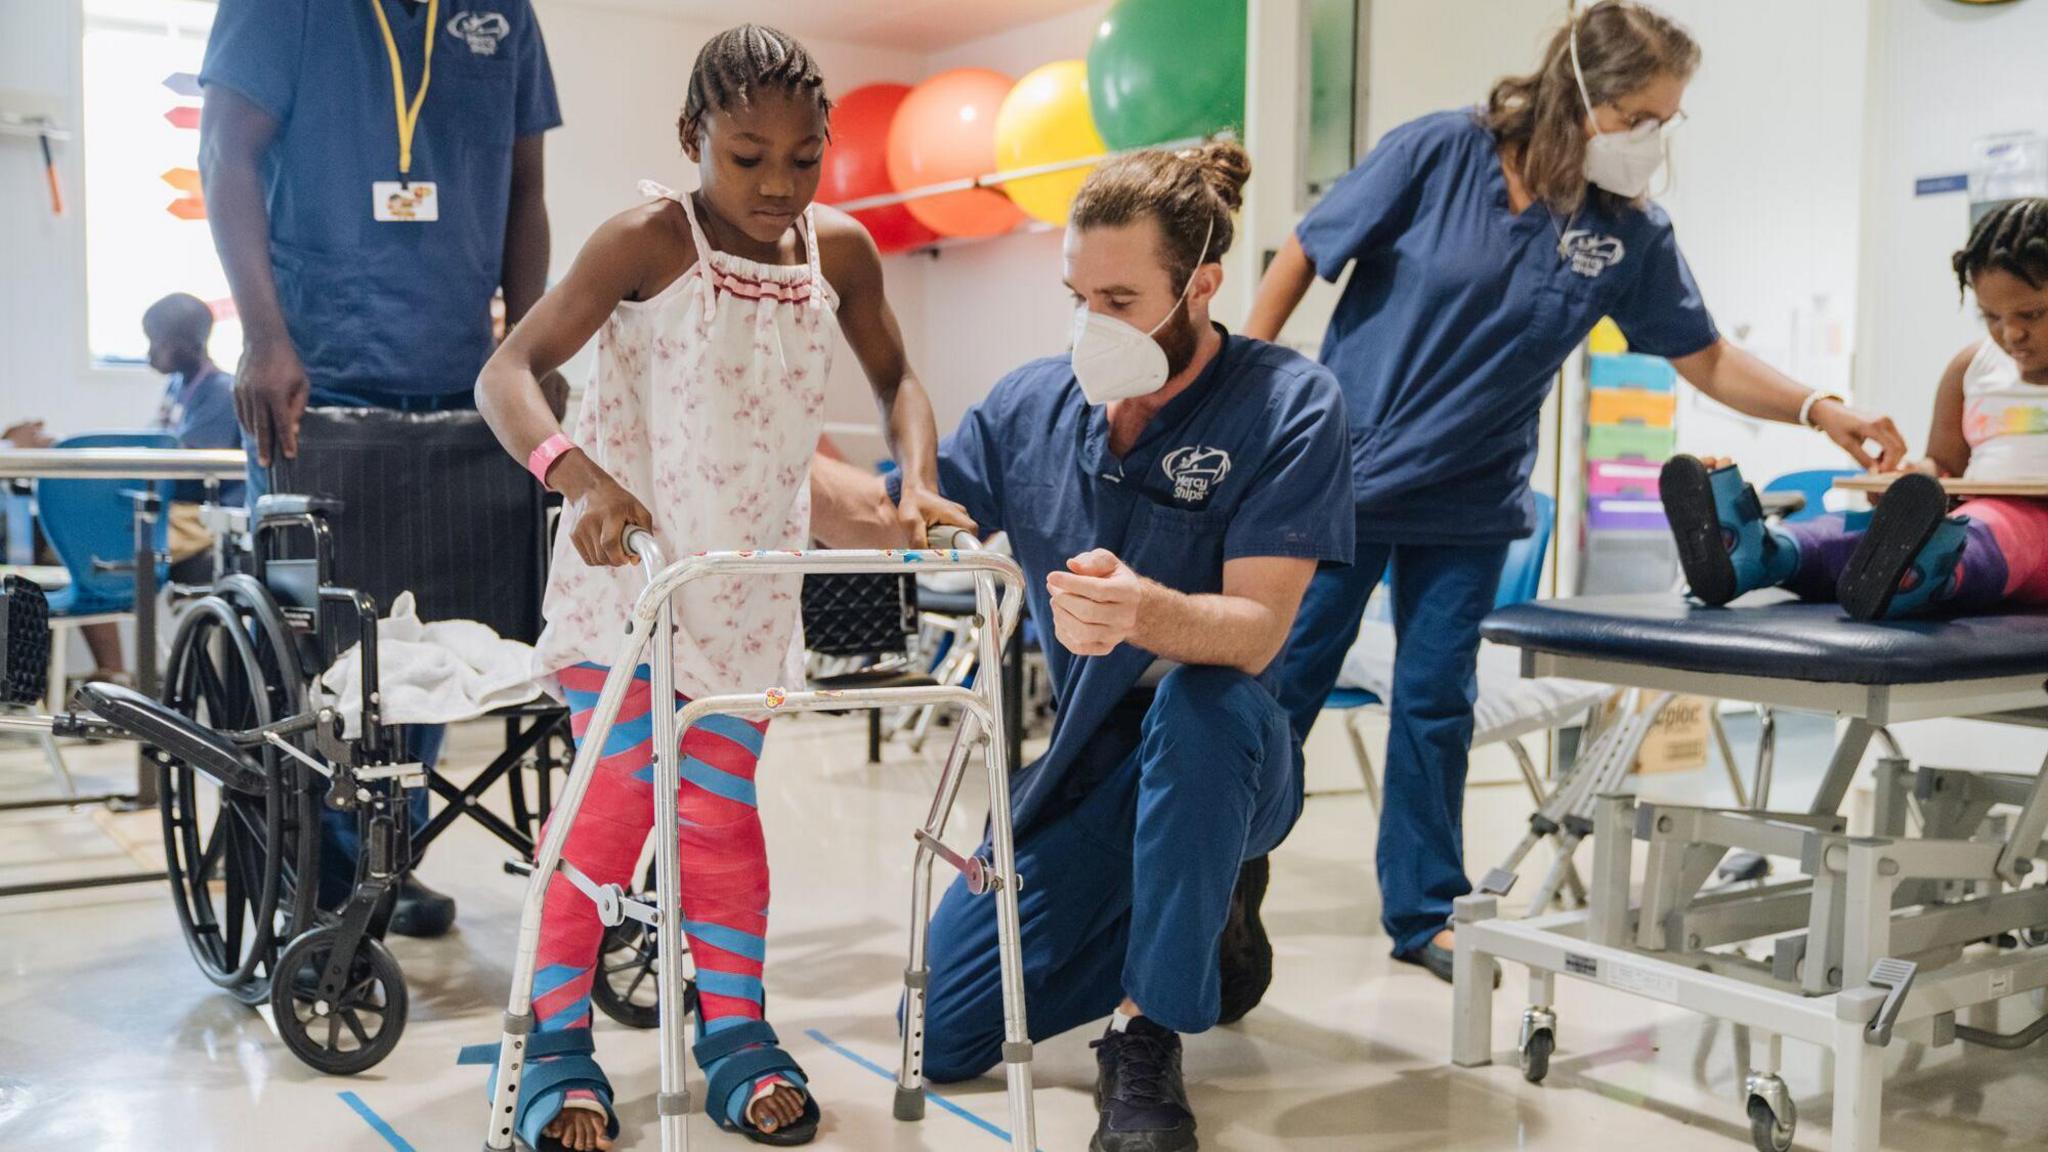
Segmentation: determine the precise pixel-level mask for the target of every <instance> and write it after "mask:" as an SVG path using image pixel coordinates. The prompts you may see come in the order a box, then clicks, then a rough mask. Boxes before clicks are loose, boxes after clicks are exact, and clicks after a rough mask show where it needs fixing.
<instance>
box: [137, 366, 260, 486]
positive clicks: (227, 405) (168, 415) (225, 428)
mask: <svg viewBox="0 0 2048 1152" xmlns="http://www.w3.org/2000/svg"><path fill="white" fill-rule="evenodd" d="M208 369H209V370H208V371H206V372H203V373H201V374H200V375H199V376H198V377H197V378H196V379H192V380H187V379H185V377H184V375H183V374H182V373H175V372H174V373H172V374H171V377H170V379H169V380H168V381H166V382H165V384H164V398H163V403H162V404H161V405H160V406H159V407H158V409H157V426H158V428H159V429H161V430H162V431H165V432H169V433H171V434H172V435H174V436H176V437H177V438H178V447H180V448H240V447H241V446H242V432H241V429H240V427H239V426H237V424H236V423H235V378H234V377H233V376H230V375H228V374H227V373H226V372H224V371H222V370H221V369H219V368H216V367H213V366H211V365H209V366H208ZM171 498H172V499H174V500H180V501H185V502H189V503H198V502H199V501H201V500H203V499H205V498H206V484H205V482H204V481H200V480H180V481H178V482H177V484H176V485H175V486H174V487H173V489H172V496H171ZM220 502H221V504H222V506H223V507H228V508H233V507H235V506H237V505H239V504H241V503H242V482H241V481H240V480H232V481H223V482H222V483H221V486H220Z"/></svg>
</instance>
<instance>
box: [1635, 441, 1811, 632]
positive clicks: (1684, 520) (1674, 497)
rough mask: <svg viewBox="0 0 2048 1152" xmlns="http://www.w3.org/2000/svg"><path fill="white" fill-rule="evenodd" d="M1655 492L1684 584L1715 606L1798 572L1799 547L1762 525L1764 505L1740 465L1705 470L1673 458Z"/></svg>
mask: <svg viewBox="0 0 2048 1152" xmlns="http://www.w3.org/2000/svg"><path fill="white" fill-rule="evenodd" d="M1658 495H1659V496H1660V497H1661V498H1662V499H1663V502H1664V516H1665V519H1667V520H1669V521H1670V522H1671V534H1672V537H1673V538H1674V539H1675V540H1676V541H1677V543H1678V562H1679V566H1680V567H1681V568H1683V569H1684V570H1685V581H1686V584H1687V586H1688V587H1690V588H1691V590H1692V594H1693V596H1694V597H1695V598H1697V599H1698V600H1699V601H1700V602H1702V603H1704V604H1709V605H1712V606H1714V607H1717V608H1718V607H1720V606H1721V605H1723V604H1726V603H1728V602H1729V601H1731V600H1733V599H1735V598H1736V597H1738V596H1741V595H1742V594H1744V593H1746V592H1754V591H1756V590H1757V589H1759V588H1772V587H1776V586H1777V585H1779V584H1782V583H1784V582H1785V581H1786V580H1789V579H1791V577H1792V573H1793V572H1795V571H1797V570H1798V567H1799V549H1798V546H1797V545H1795V544H1794V543H1793V542H1792V538H1791V537H1789V536H1787V535H1785V534H1784V533H1782V532H1776V531H1773V530H1772V529H1771V528H1770V527H1769V526H1768V525H1766V524H1765V523H1764V509H1763V503H1762V502H1761V501H1760V500H1758V499H1757V495H1756V489H1754V488H1752V487H1750V486H1749V485H1748V484H1747V483H1745V482H1744V481H1743V479H1742V471H1741V470H1740V469H1738V468H1736V467H1734V466H1732V465H1731V466H1729V467H1726V468H1717V469H1714V470H1712V471H1709V470H1708V468H1707V466H1706V465H1705V464H1704V463H1701V462H1700V460H1699V459H1698V458H1697V457H1694V456H1674V457H1672V458H1671V459H1670V460H1668V461H1666V462H1665V464H1664V471H1663V474H1662V476H1661V477H1660V478H1659V480H1658Z"/></svg>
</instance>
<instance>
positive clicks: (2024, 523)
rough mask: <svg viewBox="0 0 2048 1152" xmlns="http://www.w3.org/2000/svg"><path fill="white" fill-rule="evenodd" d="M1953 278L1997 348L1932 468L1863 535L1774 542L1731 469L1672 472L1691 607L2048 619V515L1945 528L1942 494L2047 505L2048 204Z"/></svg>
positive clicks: (1931, 446)
mask: <svg viewBox="0 0 2048 1152" xmlns="http://www.w3.org/2000/svg"><path fill="white" fill-rule="evenodd" d="M1954 264H1955V270H1956V281H1957V284H1958V286H1959V287H1960V288H1963V289H1967V290H1969V291H1970V292H1971V293H1973V294H1975V296H1976V297H1977V307H1978V310H1979V311H1980V312H1981V313H1982V315H1983V317H1984V324H1985V327H1986V328H1987V329H1988V330H1989V335H1988V336H1987V338H1986V339H1984V340H1982V341H1980V342H1978V343H1975V344H1972V345H1970V346H1969V347H1967V348H1964V349H1963V350H1962V351H1961V352H1958V353H1957V354H1956V357H1955V359H1954V360H1952V361H1950V362H1949V366H1948V371H1947V372H1946V373H1944V374H1943V376H1942V379H1941V385H1940V388H1939V391H1937V392H1936V394H1935V399H1934V422H1933V425H1932V427H1931V428H1930V429H1929V430H1928V433H1927V458H1926V459H1924V460H1919V461H1915V462H1914V463H1912V464H1910V465H1908V474H1907V475H1905V476H1902V477H1900V478H1899V480H1898V481H1897V482H1896V483H1894V484H1893V485H1892V487H1891V488H1890V489H1889V490H1887V491H1886V492H1885V494H1884V496H1883V497H1882V498H1881V499H1880V500H1879V501H1878V506H1877V511H1876V512H1875V513H1874V514H1872V515H1870V516H1869V517H1868V518H1867V520H1868V523H1867V526H1865V525H1852V524H1851V523H1849V522H1848V521H1847V520H1846V519H1845V518H1844V517H1840V516H1827V517H1822V518H1820V519H1818V520H1813V521H1808V522H1804V523H1798V524H1783V525H1775V526H1766V525H1765V524H1764V520H1763V512H1762V509H1761V507H1760V506H1759V504H1758V501H1757V498H1756V495H1755V492H1754V490H1753V489H1751V488H1750V487H1749V486H1748V485H1747V484H1745V483H1743V480H1742V474H1741V473H1740V472H1739V471H1737V470H1736V469H1735V467H1734V466H1733V465H1731V464H1726V463H1725V462H1723V461H1718V460H1715V461H1701V460H1697V459H1694V458H1693V457H1690V456H1680V457H1677V458H1676V459H1674V460H1672V461H1671V462H1670V463H1669V464H1667V465H1665V468H1664V477H1663V485H1662V495H1663V500H1664V510H1665V513H1666V515H1668V516H1669V518H1670V520H1671V528H1672V531H1673V532H1674V533H1675V534H1676V535H1677V538H1678V555H1679V560H1680V562H1681V563H1682V564H1683V565H1684V567H1685V576H1686V580H1687V581H1688V582H1689V583H1690V584H1691V585H1692V593H1693V595H1694V596H1696V597H1698V598H1699V599H1700V600H1702V601H1705V602H1706V603H1708V604H1712V605H1721V604H1726V603H1728V602H1729V601H1730V600H1733V599H1735V598H1736V597H1737V596H1740V595H1742V594H1743V593H1745V592H1750V591H1753V590H1755V589H1758V588H1768V587H1774V586H1775V587H1784V588H1787V589H1790V590H1791V591H1793V592H1795V593H1797V594H1798V595H1799V596H1801V597H1802V598H1804V599H1808V600H1820V601H1826V600H1838V601H1839V602H1840V603H1841V605H1842V606H1843V607H1844V608H1845V609H1847V610H1848V613H1849V615H1850V616H1852V617H1854V618H1855V619H1857V620H1876V619H1896V618H1899V617H1903V616H1912V615H1916V614H1920V613H1926V612H1936V611H1939V612H1949V613H1959V612H1981V611H1985V610H1988V609H1991V608H1994V607H1997V606H1998V605H2001V604H2014V605H2029V606H2031V605H2043V604H2048V499H2036V498H2019V499H2016V498H2006V497H1991V498H1984V499H1974V500H1970V501H1968V502H1966V503H1964V504H1963V505H1962V507H1960V508H1958V509H1956V514H1955V515H1950V514H1949V507H1948V503H1949V502H1948V495H1947V493H1946V492H1944V491H1943V489H1942V486H1941V481H1940V479H1939V477H1944V476H1948V477H1961V478H1963V479H1965V480H1975V481H1997V482H2008V483H2021V482H2024V483H2037V484H2041V485H2043V486H2044V491H2048V200H2044V199H2028V200H2016V201H2013V202H2011V203H2009V204H2006V205H2005V206H2003V207H2001V208H1999V209H1997V210H1996V211H1994V212H1992V213H1990V214H1989V215H1987V216H1985V217H1984V218H1983V219H1982V220H1980V221H1978V222H1977V226H1976V227H1975V228H1974V229H1972V230H1971V232H1970V240H1969V243H1968V244H1967V245H1965V246H1964V247H1963V250H1962V251H1960V252H1957V253H1956V254H1955V258H1954ZM1854 519H1857V520H1862V519H1864V517H1855V518H1854Z"/></svg>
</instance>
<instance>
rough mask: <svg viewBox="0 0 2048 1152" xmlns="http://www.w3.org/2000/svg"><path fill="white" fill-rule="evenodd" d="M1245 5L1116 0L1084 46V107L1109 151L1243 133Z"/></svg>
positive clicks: (1221, 0)
mask: <svg viewBox="0 0 2048 1152" xmlns="http://www.w3.org/2000/svg"><path fill="white" fill-rule="evenodd" d="M1245 3H1246V0H1120V2H1119V3H1118V4H1117V5H1116V7H1114V8H1112V9H1110V12H1109V15H1108V16H1106V17H1104V18H1103V21H1102V23H1101V24H1099V25H1097V26H1096V29H1095V39H1094V42H1093V43H1091V44H1089V46H1088V103H1089V106H1090V107H1091V109H1092V110H1093V111H1094V113H1095V126H1096V128H1097V129H1098V130H1100V131H1101V133H1102V138H1103V139H1104V140H1105V141H1108V143H1109V146H1110V147H1112V148H1117V149H1123V148H1143V147H1146V146H1148V145H1152V144H1163V143H1165V142H1167V141H1169V140H1179V139H1183V138H1186V137H1189V136H1206V135H1208V134H1209V133H1212V132H1215V131H1217V130H1218V129H1222V128H1233V129H1237V130H1239V132H1240V134H1241V133H1242V130H1243V126H1244V50H1245V49H1244V42H1245V22H1246V14H1245Z"/></svg>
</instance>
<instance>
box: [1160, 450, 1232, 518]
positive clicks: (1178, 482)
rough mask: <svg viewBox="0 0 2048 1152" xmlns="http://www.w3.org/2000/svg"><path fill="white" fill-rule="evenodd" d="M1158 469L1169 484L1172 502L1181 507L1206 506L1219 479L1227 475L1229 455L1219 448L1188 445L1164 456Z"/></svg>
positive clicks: (1228, 471) (1220, 481)
mask: <svg viewBox="0 0 2048 1152" xmlns="http://www.w3.org/2000/svg"><path fill="white" fill-rule="evenodd" d="M1159 466H1160V467H1161V468H1163V469H1165V470H1166V478H1167V479H1169V480H1171V481H1173V498H1174V499H1175V500H1177V501H1179V502H1181V503H1183V504H1206V503H1208V502H1209V494H1210V493H1211V492H1214V491H1215V489H1216V486H1217V485H1218V484H1221V483H1223V478H1224V477H1225V476H1228V475H1230V453H1228V452H1225V451H1224V450H1223V449H1221V448H1202V447H1197V446H1193V445H1190V446H1188V447H1186V448H1175V449H1174V450H1173V451H1171V452H1168V453H1167V454H1166V458H1165V459H1164V460H1162V461H1160V464H1159Z"/></svg>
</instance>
